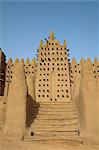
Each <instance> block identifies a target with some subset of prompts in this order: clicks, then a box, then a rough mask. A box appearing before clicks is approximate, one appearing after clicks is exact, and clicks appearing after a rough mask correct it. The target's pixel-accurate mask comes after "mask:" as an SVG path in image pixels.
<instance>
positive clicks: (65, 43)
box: [64, 40, 67, 48]
mask: <svg viewBox="0 0 99 150" xmlns="http://www.w3.org/2000/svg"><path fill="white" fill-rule="evenodd" d="M66 47H67V46H66V40H64V48H66Z"/></svg>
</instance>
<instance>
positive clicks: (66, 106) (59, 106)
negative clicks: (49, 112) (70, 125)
mask: <svg viewBox="0 0 99 150" xmlns="http://www.w3.org/2000/svg"><path fill="white" fill-rule="evenodd" d="M38 108H75V106H74V105H40V107H38Z"/></svg>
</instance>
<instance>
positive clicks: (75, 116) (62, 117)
mask: <svg viewBox="0 0 99 150" xmlns="http://www.w3.org/2000/svg"><path fill="white" fill-rule="evenodd" d="M74 118H78V115H75V114H68V115H66V114H65V115H63V114H53V115H52V114H47V115H44V114H43V115H42V114H38V115H36V119H59V120H60V119H64V120H66V119H74Z"/></svg>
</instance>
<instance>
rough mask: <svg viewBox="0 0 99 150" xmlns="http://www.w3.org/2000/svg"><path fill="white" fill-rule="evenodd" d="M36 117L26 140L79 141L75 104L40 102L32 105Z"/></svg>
mask: <svg viewBox="0 0 99 150" xmlns="http://www.w3.org/2000/svg"><path fill="white" fill-rule="evenodd" d="M33 109H34V112H35V114H36V117H35V118H34V121H33V123H32V124H31V126H30V128H29V130H28V131H27V134H26V137H25V139H26V140H33V141H42V140H74V141H80V140H81V139H80V124H79V117H78V114H77V110H76V108H75V105H74V104H72V103H69V102H40V103H39V105H35V106H34V107H33Z"/></svg>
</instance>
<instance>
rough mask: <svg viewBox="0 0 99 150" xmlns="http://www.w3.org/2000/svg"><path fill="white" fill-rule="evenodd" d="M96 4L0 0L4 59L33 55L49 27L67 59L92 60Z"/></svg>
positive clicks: (98, 14) (98, 41) (97, 42)
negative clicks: (68, 53)
mask: <svg viewBox="0 0 99 150" xmlns="http://www.w3.org/2000/svg"><path fill="white" fill-rule="evenodd" d="M98 18H99V3H98V2H97V1H56V0H55V1H47V2H46V1H7V0H2V1H0V47H1V48H2V50H3V51H4V52H5V54H6V56H7V60H8V58H10V57H12V58H13V60H14V59H15V58H16V57H18V58H19V59H20V58H22V57H23V58H24V59H25V60H26V58H27V57H29V58H30V59H32V58H33V57H36V53H37V49H38V47H39V42H40V39H42V40H43V41H44V42H45V40H44V39H45V38H47V37H48V36H49V33H50V31H51V30H53V31H54V32H55V37H56V39H58V40H60V43H61V44H63V41H64V39H66V40H67V47H68V48H69V49H70V59H72V58H73V57H75V58H76V59H77V60H78V61H79V59H80V58H81V57H84V58H85V59H87V57H91V59H92V60H93V59H94V57H95V56H98V54H99V20H98Z"/></svg>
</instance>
